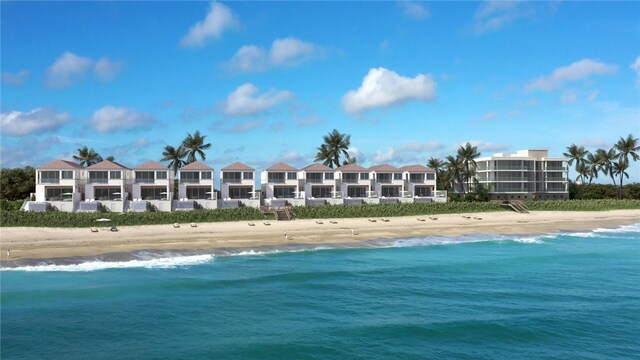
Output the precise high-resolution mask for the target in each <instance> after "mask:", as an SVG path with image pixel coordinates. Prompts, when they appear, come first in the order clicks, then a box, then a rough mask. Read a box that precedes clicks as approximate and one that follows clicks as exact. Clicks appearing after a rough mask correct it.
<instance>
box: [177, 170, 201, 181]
mask: <svg viewBox="0 0 640 360" xmlns="http://www.w3.org/2000/svg"><path fill="white" fill-rule="evenodd" d="M180 182H185V183H197V182H200V173H199V172H197V171H185V172H181V173H180Z"/></svg>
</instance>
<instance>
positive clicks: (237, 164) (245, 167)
mask: <svg viewBox="0 0 640 360" xmlns="http://www.w3.org/2000/svg"><path fill="white" fill-rule="evenodd" d="M221 170H222V171H225V170H249V171H255V170H256V169H254V168H252V167H251V166H249V165H245V164H243V163H241V162H234V163H233V164H231V165H227V166H225V167H223V168H222V169H221Z"/></svg>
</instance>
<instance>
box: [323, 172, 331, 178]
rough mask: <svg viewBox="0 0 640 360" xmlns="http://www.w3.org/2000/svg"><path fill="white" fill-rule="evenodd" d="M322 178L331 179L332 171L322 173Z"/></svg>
mask: <svg viewBox="0 0 640 360" xmlns="http://www.w3.org/2000/svg"><path fill="white" fill-rule="evenodd" d="M324 179H325V180H333V173H332V172H327V173H324Z"/></svg>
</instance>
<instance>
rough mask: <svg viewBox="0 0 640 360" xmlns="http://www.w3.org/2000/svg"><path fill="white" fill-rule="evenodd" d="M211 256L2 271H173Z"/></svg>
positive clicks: (174, 257) (38, 266)
mask: <svg viewBox="0 0 640 360" xmlns="http://www.w3.org/2000/svg"><path fill="white" fill-rule="evenodd" d="M213 258H214V256H213V255H189V256H173V257H159V258H155V259H144V260H129V261H87V262H83V263H79V264H71V265H56V264H42V265H32V266H20V267H15V268H3V269H2V270H3V271H98V270H106V269H128V268H147V269H173V268H177V267H182V266H191V265H199V264H204V263H207V262H209V261H211V260H213Z"/></svg>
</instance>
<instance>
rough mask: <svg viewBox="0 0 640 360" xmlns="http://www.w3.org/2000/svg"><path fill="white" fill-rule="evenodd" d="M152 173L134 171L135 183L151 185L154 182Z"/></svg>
mask: <svg viewBox="0 0 640 360" xmlns="http://www.w3.org/2000/svg"><path fill="white" fill-rule="evenodd" d="M153 175H154V172H153V171H136V182H137V183H152V182H154V181H155V178H154V176H153Z"/></svg>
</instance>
